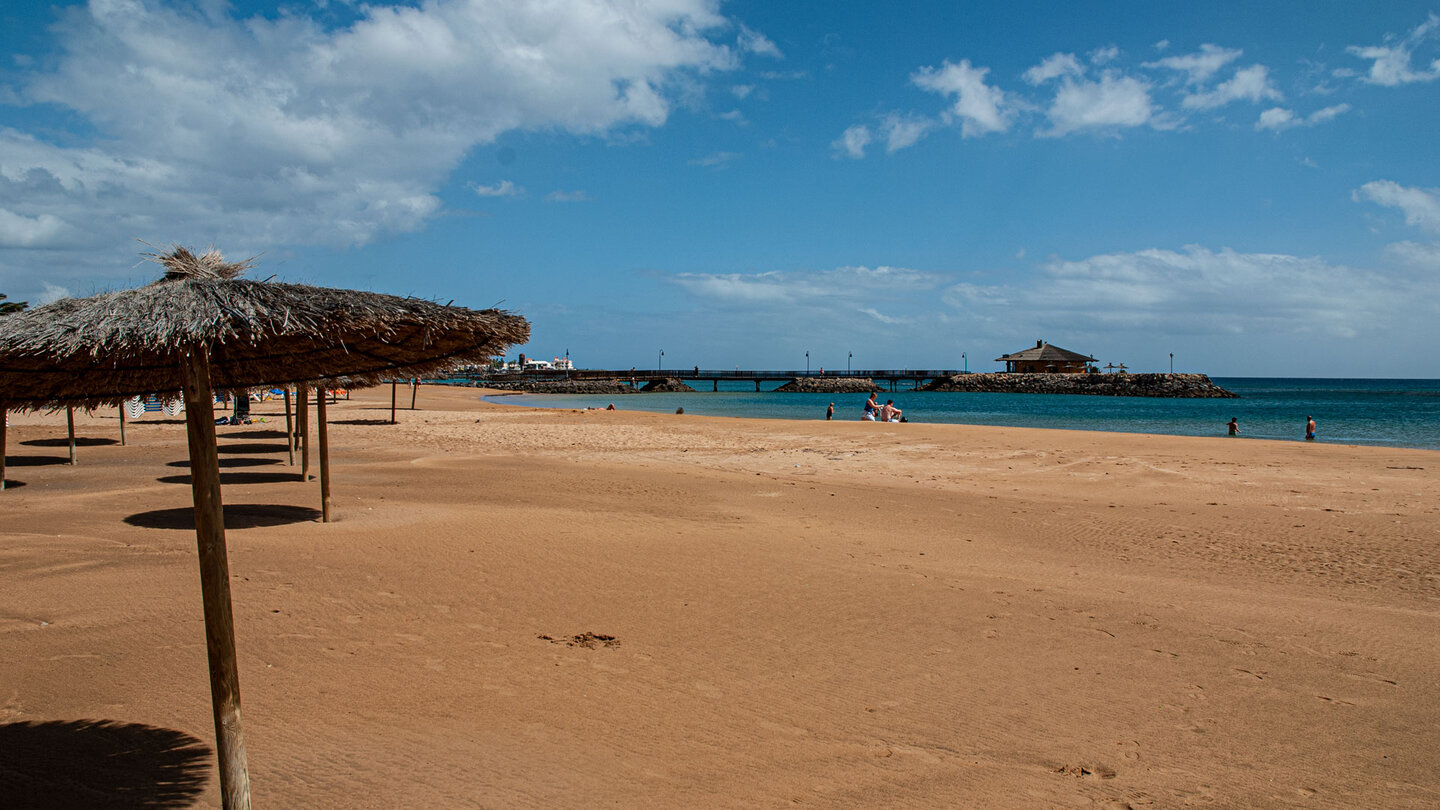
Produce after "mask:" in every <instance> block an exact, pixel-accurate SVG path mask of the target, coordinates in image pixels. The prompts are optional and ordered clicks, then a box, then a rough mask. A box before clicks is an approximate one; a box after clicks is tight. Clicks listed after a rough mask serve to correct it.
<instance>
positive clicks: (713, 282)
mask: <svg viewBox="0 0 1440 810" xmlns="http://www.w3.org/2000/svg"><path fill="white" fill-rule="evenodd" d="M670 280H671V281H673V282H674V283H676V284H678V285H680V286H681V287H683V288H685V289H686V290H689V291H690V292H691V293H693V294H695V295H698V296H700V297H702V298H706V299H710V300H713V301H716V302H718V303H727V304H757V303H772V304H784V305H787V306H799V307H834V306H850V307H851V308H854V309H857V310H858V309H859V308H861V307H864V306H867V305H869V304H870V303H872V302H874V301H876V300H882V299H887V298H891V299H899V298H905V297H906V296H910V295H914V294H916V293H921V292H925V291H929V290H934V289H936V288H938V287H940V286H941V285H942V284H944V283H945V277H944V276H942V275H939V274H936V273H925V272H921V271H919V270H911V269H908V268H904V267H873V268H872V267H862V266H848V267H837V268H835V269H834V270H820V271H813V270H808V271H792V272H781V271H771V272H767V273H725V274H715V273H679V274H676V275H674V276H671V277H670Z"/></svg>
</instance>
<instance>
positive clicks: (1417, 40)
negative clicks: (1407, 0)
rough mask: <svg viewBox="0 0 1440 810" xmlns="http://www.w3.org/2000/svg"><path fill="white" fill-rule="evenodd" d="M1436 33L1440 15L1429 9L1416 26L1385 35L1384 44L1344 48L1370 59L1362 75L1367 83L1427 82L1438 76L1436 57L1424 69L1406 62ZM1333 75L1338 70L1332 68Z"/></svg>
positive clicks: (1438, 28)
mask: <svg viewBox="0 0 1440 810" xmlns="http://www.w3.org/2000/svg"><path fill="white" fill-rule="evenodd" d="M1437 35H1440V16H1436V15H1435V13H1434V12H1431V13H1430V15H1429V16H1428V17H1427V18H1426V20H1425V22H1423V23H1421V24H1420V25H1418V26H1416V27H1415V29H1414V30H1412V31H1411V32H1410V33H1409V34H1407V35H1406V36H1405V37H1404V38H1403V39H1399V40H1395V39H1394V38H1388V37H1387V39H1386V42H1387V44H1385V45H1369V46H1360V45H1351V46H1350V47H1348V48H1346V49H1345V50H1346V52H1347V53H1350V54H1352V55H1354V56H1358V57H1359V58H1361V59H1369V60H1371V64H1370V70H1369V72H1368V73H1366V74H1365V77H1364V80H1365V81H1366V82H1368V83H1370V84H1378V85H1383V86H1385V87H1395V86H1396V85H1401V84H1409V83H1411V82H1429V81H1434V80H1435V79H1440V59H1436V60H1434V61H1432V62H1431V63H1430V66H1429V68H1427V69H1424V70H1416V69H1415V68H1414V67H1412V66H1411V64H1410V63H1411V60H1412V59H1413V58H1414V55H1415V51H1416V49H1418V48H1419V47H1421V46H1422V45H1424V44H1425V43H1426V42H1427V41H1429V40H1431V39H1434V38H1436V37H1437ZM1336 75H1337V76H1338V75H1340V73H1339V71H1336Z"/></svg>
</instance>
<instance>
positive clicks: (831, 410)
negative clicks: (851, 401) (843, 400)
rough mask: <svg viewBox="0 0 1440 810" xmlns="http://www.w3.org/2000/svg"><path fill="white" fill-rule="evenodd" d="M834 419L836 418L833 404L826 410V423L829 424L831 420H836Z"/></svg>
mask: <svg viewBox="0 0 1440 810" xmlns="http://www.w3.org/2000/svg"><path fill="white" fill-rule="evenodd" d="M834 418H835V403H833V402H832V403H830V407H828V408H826V409H825V421H826V422H829V421H830V420H831V419H834Z"/></svg>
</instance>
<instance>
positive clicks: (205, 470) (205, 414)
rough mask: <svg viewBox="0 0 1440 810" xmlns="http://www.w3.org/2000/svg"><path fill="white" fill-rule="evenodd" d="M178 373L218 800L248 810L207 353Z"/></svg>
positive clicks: (189, 355) (184, 358)
mask: <svg viewBox="0 0 1440 810" xmlns="http://www.w3.org/2000/svg"><path fill="white" fill-rule="evenodd" d="M180 371H181V383H182V385H183V390H184V395H185V429H186V432H187V433H188V434H189V438H190V488H191V491H192V493H193V495H194V498H195V543H196V547H197V548H198V550H199V556H200V594H201V599H202V600H203V602H204V608H205V651H206V654H207V657H208V658H209V661H210V701H211V704H212V707H213V709H214V713H215V752H216V754H217V755H218V757H219V760H220V798H221V801H222V803H223V805H224V807H225V810H249V808H250V773H249V770H248V768H247V767H246V764H245V731H244V727H243V725H242V723H241V721H240V670H239V666H238V664H237V663H236V658H235V619H234V615H233V613H232V612H231V606H230V561H229V559H228V557H227V555H226V551H225V514H224V507H223V504H222V503H221V501H220V462H219V455H218V453H217V452H216V449H215V405H214V402H215V401H214V398H213V395H212V394H211V392H210V360H209V357H207V355H206V353H205V349H203V348H201V347H191V348H189V349H188V350H187V351H185V352H183V353H182V354H181V358H180Z"/></svg>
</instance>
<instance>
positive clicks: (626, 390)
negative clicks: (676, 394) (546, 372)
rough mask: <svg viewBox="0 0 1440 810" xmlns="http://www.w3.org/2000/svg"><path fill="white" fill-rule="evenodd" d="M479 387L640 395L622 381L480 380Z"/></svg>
mask: <svg viewBox="0 0 1440 810" xmlns="http://www.w3.org/2000/svg"><path fill="white" fill-rule="evenodd" d="M477 384H479V385H483V386H485V387H486V388H497V389H499V390H501V391H524V392H526V393H528V394H638V393H640V389H639V388H636V387H634V386H632V385H630V384H629V383H628V382H623V381H621V380H615V379H610V380H542V381H535V380H530V381H520V380H514V381H511V380H496V379H493V378H492V379H488V380H479V381H478V382H477Z"/></svg>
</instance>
